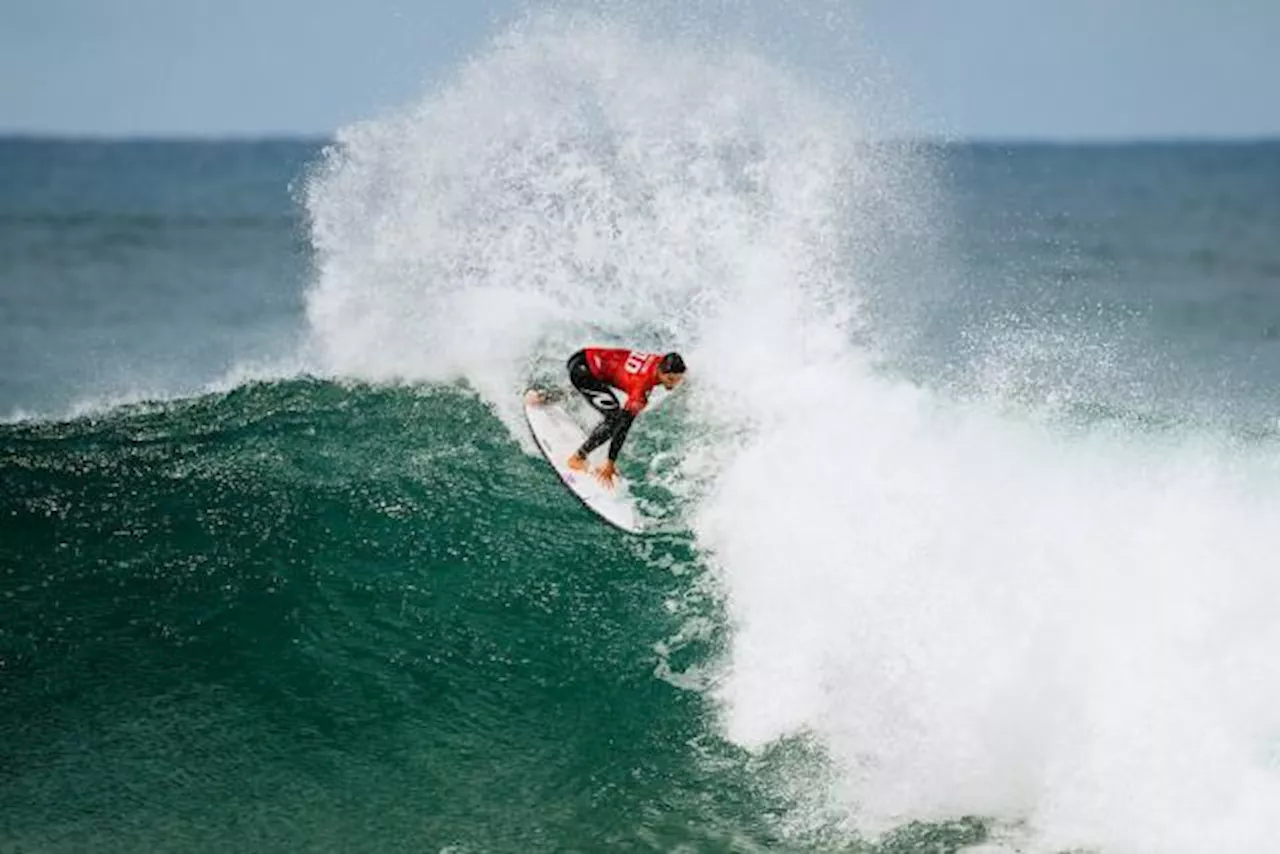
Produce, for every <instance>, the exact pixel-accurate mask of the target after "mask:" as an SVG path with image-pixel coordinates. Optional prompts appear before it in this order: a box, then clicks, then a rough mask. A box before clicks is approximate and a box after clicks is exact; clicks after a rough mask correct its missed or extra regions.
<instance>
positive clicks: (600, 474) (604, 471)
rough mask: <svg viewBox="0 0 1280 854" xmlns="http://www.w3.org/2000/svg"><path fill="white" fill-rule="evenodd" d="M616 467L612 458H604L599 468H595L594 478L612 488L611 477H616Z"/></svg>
mask: <svg viewBox="0 0 1280 854" xmlns="http://www.w3.org/2000/svg"><path fill="white" fill-rule="evenodd" d="M617 475H618V469H617V468H616V467H615V466H614V464H613V460H605V461H604V464H603V465H602V466H600V468H598V469H596V480H598V481H600V482H601V483H603V484H604V485H605V486H607V487H609V488H610V489H612V488H613V479H614V478H615V477H617Z"/></svg>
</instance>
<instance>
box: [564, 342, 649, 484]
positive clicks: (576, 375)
mask: <svg viewBox="0 0 1280 854" xmlns="http://www.w3.org/2000/svg"><path fill="white" fill-rule="evenodd" d="M568 367H569V382H571V383H573V387H574V388H576V389H577V390H578V391H580V392H581V393H582V396H583V397H585V398H586V399H587V403H589V404H591V408H592V409H594V410H595V411H596V412H599V413H600V414H601V415H603V416H604V420H603V421H601V422H600V423H599V424H598V425H597V426H596V429H594V430H592V431H591V435H590V436H588V437H587V441H585V442H583V443H582V447H581V448H579V449H578V455H579V456H581V457H586V456H587V454H590V453H591V452H592V451H594V450H595V449H596V448H598V447H600V446H601V445H603V444H604V443H605V442H609V459H610V460H615V461H616V460H617V459H618V452H619V451H621V450H622V443H623V442H624V441H626V439H627V431H628V430H630V429H631V422H633V421H635V418H636V417H635V415H633V414H631V413H630V412H627V411H626V410H625V409H623V408H622V404H621V403H619V402H618V397H617V395H615V394H614V393H613V389H612V388H611V387H610V386H609V384H608V383H606V382H604V381H603V380H598V379H596V378H595V375H593V374H592V373H591V368H589V367H588V366H587V354H586V353H585V352H583V351H582V350H579V351H578V352H576V353H574V354H573V355H572V356H570V357H569V362H568Z"/></svg>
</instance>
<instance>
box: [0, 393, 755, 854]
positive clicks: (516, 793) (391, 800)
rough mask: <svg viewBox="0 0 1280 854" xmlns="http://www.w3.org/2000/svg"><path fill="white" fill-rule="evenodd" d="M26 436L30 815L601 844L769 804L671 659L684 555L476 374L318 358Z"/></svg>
mask: <svg viewBox="0 0 1280 854" xmlns="http://www.w3.org/2000/svg"><path fill="white" fill-rule="evenodd" d="M0 437H2V442H3V445H2V446H0V447H2V453H3V459H4V461H5V463H4V467H3V469H0V471H2V472H3V477H4V481H5V490H4V496H3V499H2V501H3V503H2V504H0V519H3V536H0V543H3V545H2V546H0V548H2V551H0V555H2V556H3V563H4V565H5V588H4V589H5V598H6V609H5V610H6V614H7V617H6V619H5V621H4V627H3V634H2V635H0V639H2V643H0V648H2V649H3V650H4V653H3V659H2V664H3V669H4V677H5V678H4V683H3V685H4V689H3V693H2V694H0V703H2V704H3V714H0V720H2V721H3V729H4V730H5V731H4V733H3V742H4V744H6V745H8V747H9V749H8V750H6V751H5V752H6V753H7V754H8V757H7V759H8V761H7V762H6V763H5V764H6V765H8V766H9V768H10V769H11V772H16V773H11V774H10V775H6V782H4V783H3V784H2V786H3V789H2V791H3V800H4V801H5V802H6V803H8V804H10V806H11V807H12V806H13V805H14V804H15V803H21V804H22V808H20V809H13V810H6V811H5V812H6V813H8V814H9V815H11V816H14V817H18V816H20V817H21V820H20V821H19V823H18V824H16V825H10V826H9V828H8V831H9V832H8V833H7V834H6V836H8V838H9V841H11V842H19V843H22V844H29V845H31V846H33V847H35V848H37V849H39V850H49V849H58V848H74V847H78V846H80V845H86V846H87V845H93V846H94V847H95V848H97V849H98V850H138V849H142V848H144V849H150V850H160V849H170V850H172V849H175V848H181V847H187V846H190V847H194V848H201V849H203V848H226V849H227V850H233V849H235V850H250V849H257V850H263V849H264V848H268V849H269V848H277V849H279V850H299V849H301V848H305V849H307V850H428V849H431V848H433V847H442V846H448V845H453V846H462V847H463V848H464V849H465V850H567V849H571V848H574V847H582V848H583V849H584V850H585V849H591V848H596V847H598V845H599V844H601V843H602V842H604V841H607V840H613V841H615V842H616V843H617V844H634V843H636V842H638V841H639V840H642V839H648V838H651V837H652V838H655V839H662V838H669V839H672V840H673V841H674V840H678V839H689V838H694V839H697V838H704V839H709V840H714V839H715V838H716V837H717V834H723V833H727V832H728V829H729V828H738V827H741V826H742V824H743V822H744V820H746V819H749V818H750V816H749V815H748V816H746V817H744V816H742V815H734V814H733V812H732V809H731V807H732V804H731V803H729V804H725V803H717V802H716V801H715V799H712V800H711V801H709V802H708V801H707V800H706V799H705V798H704V797H703V796H702V785H703V780H702V778H703V777H704V776H706V775H707V774H713V773H714V774H719V775H720V776H723V774H722V773H721V772H713V771H710V770H707V769H704V768H702V766H701V764H700V762H699V761H698V759H697V758H696V753H697V751H695V750H691V748H690V746H689V745H690V742H691V741H696V740H698V739H700V738H703V737H704V735H705V726H704V719H705V717H706V715H707V710H706V709H705V708H704V706H703V703H702V701H701V700H700V698H699V696H698V695H696V694H693V693H689V692H685V691H681V690H679V689H677V688H674V687H672V686H671V685H669V684H668V683H666V682H663V681H660V680H657V679H655V678H654V675H653V674H654V670H655V667H656V666H657V665H658V657H657V653H655V642H656V641H657V640H659V639H661V638H663V637H664V636H666V635H669V634H674V633H675V631H676V630H677V629H678V625H677V623H678V621H679V617H678V616H675V615H673V614H672V613H671V612H670V611H669V610H668V609H665V608H664V607H663V600H664V598H666V597H670V596H673V595H676V596H678V595H679V589H678V588H679V583H678V579H677V577H676V576H674V575H672V574H670V573H669V572H668V573H662V572H656V571H654V569H652V568H651V566H650V565H649V564H648V563H647V562H646V561H644V560H643V559H642V557H641V555H640V554H639V550H638V547H637V545H636V543H634V542H632V541H630V540H628V538H627V537H626V536H625V535H622V534H618V533H615V532H613V531H612V530H610V529H608V528H607V527H604V526H601V525H600V524H598V523H597V522H596V521H595V520H594V519H592V518H590V517H589V516H588V515H587V514H586V512H585V511H583V510H582V509H581V508H580V507H579V505H578V504H577V502H576V501H574V500H573V499H572V497H571V496H569V495H568V494H567V493H566V492H565V491H564V490H563V489H562V488H561V487H560V486H559V485H558V483H557V482H556V480H555V479H554V477H553V476H551V474H550V471H549V470H548V469H547V468H546V466H545V465H544V464H542V463H541V461H539V460H537V459H535V458H533V457H531V456H527V455H526V454H524V453H522V452H521V451H520V450H519V448H518V447H517V446H516V445H515V444H514V443H513V442H512V441H511V440H510V438H509V436H508V434H507V433H506V431H505V430H504V429H503V428H502V427H501V425H500V424H499V423H498V421H497V420H496V419H494V418H493V417H492V416H491V415H490V414H489V413H488V412H487V411H486V410H485V409H484V408H483V407H482V406H481V405H480V404H478V403H477V402H476V401H475V400H474V399H473V398H471V397H470V396H468V395H466V394H463V393H459V392H456V391H452V390H436V391H428V392H425V393H421V392H415V391H412V390H407V389H397V390H370V389H368V388H354V389H352V388H344V387H341V386H338V385H333V384H329V383H319V382H306V381H298V382H290V383H281V384H272V385H258V386H252V387H246V388H242V389H240V390H237V391H235V392H233V393H231V394H229V395H226V396H217V397H208V398H203V399H199V400H194V401H188V402H182V403H177V404H173V405H170V406H167V407H164V408H162V409H159V410H153V411H146V410H134V411H124V412H120V413H118V414H113V415H110V416H106V417H103V418H99V419H92V420H81V421H76V422H71V423H63V424H41V425H26V426H16V427H5V428H4V432H3V433H2V434H0ZM647 548H651V549H653V550H655V551H661V552H662V553H663V554H665V555H666V556H667V558H668V560H674V561H677V562H680V563H688V562H689V560H690V551H689V546H688V543H687V542H686V541H684V540H683V539H681V538H679V537H669V538H667V539H665V540H661V541H660V542H658V543H656V544H654V543H650V544H649V545H648V546H647ZM730 776H732V775H730ZM726 812H727V814H726ZM751 824H752V822H750V821H747V822H746V826H748V827H749V826H750V825H751ZM699 828H702V829H699ZM735 832H736V831H735Z"/></svg>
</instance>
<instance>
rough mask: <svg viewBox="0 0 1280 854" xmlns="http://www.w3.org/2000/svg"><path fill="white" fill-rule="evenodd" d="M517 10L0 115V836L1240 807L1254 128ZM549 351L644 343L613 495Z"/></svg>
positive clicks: (60, 838) (1272, 529) (635, 846)
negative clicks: (248, 119)
mask: <svg viewBox="0 0 1280 854" xmlns="http://www.w3.org/2000/svg"><path fill="white" fill-rule="evenodd" d="M562 24H563V22H561V23H559V24H555V25H552V24H549V23H547V22H545V21H544V22H539V21H538V20H537V19H534V20H532V21H529V22H526V23H524V24H522V25H520V26H519V27H518V28H517V30H516V31H515V33H514V34H510V33H509V34H508V35H506V36H503V37H500V38H498V39H496V40H495V41H494V43H493V45H491V46H490V48H488V49H487V50H486V51H483V52H481V53H479V54H478V55H477V56H475V57H473V58H472V59H471V60H470V61H469V62H468V64H467V65H466V66H464V67H462V68H460V69H459V70H458V71H457V72H456V73H455V74H454V75H452V76H451V77H449V79H447V80H446V81H444V82H443V83H441V84H440V85H439V86H438V87H436V88H434V89H432V90H431V91H430V92H429V93H427V94H425V95H424V96H423V99H422V100H421V102H419V103H417V104H413V105H409V106H407V107H405V108H404V109H403V110H401V111H399V112H393V113H390V114H388V115H385V116H383V117H381V118H377V119H373V120H370V121H368V122H366V123H363V124H360V125H356V126H353V127H350V128H345V129H343V130H342V131H341V132H340V133H339V134H338V135H337V137H336V138H335V139H332V140H269V141H164V140H153V141H88V140H61V139H41V138H6V139H0V851H4V852H72V851H85V852H95V854H96V852H102V853H103V854H106V852H141V851H157V852H159V851H173V852H185V851H196V852H204V851H208V852H214V851H228V852H231V851H235V852H246V851H254V852H274V851H281V852H285V851H288V852H292V851H334V852H338V851H341V852H362V851H368V852H396V851H406V852H407V851H414V852H420V851H429V852H451V854H464V852H468V853H469V852H490V851H492V852H508V851H509V852H542V851H545V852H571V851H576V852H603V851H672V852H703V851H705V852H721V851H723V852H753V851H795V852H801V851H858V852H863V851H880V852H886V854H887V853H888V852H892V854H908V852H919V854H924V852H929V853H930V854H936V852H953V851H969V852H973V854H977V852H982V854H1009V852H1014V851H1021V852H1067V851H1072V852H1077V851H1096V852H1107V853H1108V854H1133V852H1143V854H1145V852H1161V853H1162V854H1163V852H1168V854H1184V852H1186V854H1192V852H1196V854H1202V852H1207V851H1213V852H1218V854H1227V853H1228V852H1240V854H1250V852H1266V851H1274V850H1277V849H1278V848H1280V833H1278V832H1277V830H1276V827H1275V817H1276V816H1277V815H1280V759H1278V757H1280V680H1278V679H1277V678H1276V676H1277V669H1276V668H1277V665H1276V662H1277V661H1280V621H1277V619H1276V614H1277V610H1278V608H1280V571H1277V562H1276V555H1277V554H1280V391H1278V389H1280V141H1269V140H1258V141H1219V142H1197V141H1152V142H1117V143H1090V144H1067V143H1060V144H1049V143H1004V142H983V143H979V142H945V141H934V142H909V141H900V140H899V141H884V140H883V139H880V141H877V139H878V137H877V135H876V133H875V130H876V126H877V115H876V113H875V111H874V109H873V108H870V107H868V106H867V105H866V104H861V105H860V106H858V107H856V108H855V107H853V106H850V105H849V104H848V103H846V102H845V101H842V100H841V99H840V98H838V97H836V96H835V95H833V94H832V93H831V92H830V91H828V89H826V88H824V87H821V86H817V85H813V84H812V83H810V82H808V81H807V80H806V79H805V77H804V75H802V74H798V73H795V72H793V71H792V70H790V69H788V68H787V67H785V66H784V65H782V64H780V63H779V62H778V61H777V60H775V59H770V58H768V57H767V56H765V55H757V54H753V53H751V52H750V50H749V49H747V48H743V47H734V48H732V49H724V50H718V51H712V50H706V49H702V48H698V47H695V46H692V45H691V44H689V43H685V42H679V41H676V42H667V41H662V40H660V39H655V38H653V37H651V36H643V35H638V34H636V33H635V32H633V31H631V30H629V29H627V28H626V27H620V26H614V25H611V24H609V23H608V22H605V21H598V20H594V21H593V20H575V21H574V22H573V25H572V26H568V27H566V26H563V25H562ZM588 343H617V344H620V345H624V346H632V345H634V346H637V347H642V348H653V349H679V350H681V351H682V352H683V353H684V355H685V358H686V361H687V362H688V364H689V365H690V374H689V381H688V382H687V383H686V384H685V385H684V386H683V387H682V388H681V389H680V390H678V391H677V392H675V393H673V394H671V395H670V396H667V397H663V396H661V395H658V396H656V402H655V404H654V406H652V407H651V410H650V411H648V412H646V414H645V415H643V416H642V417H641V418H640V420H639V421H638V422H637V426H636V429H635V430H633V432H632V438H631V439H630V440H629V442H628V445H627V447H626V449H625V450H624V452H623V458H622V470H623V472H624V473H625V474H627V475H628V476H630V477H631V478H632V479H633V480H634V481H636V483H637V487H636V489H637V494H638V497H639V499H640V501H641V503H642V507H643V509H644V512H645V513H646V515H647V516H648V517H649V518H650V519H651V528H652V530H651V532H650V533H649V534H647V535H645V536H642V537H633V536H629V535H627V534H624V533H621V532H619V531H616V530H614V529H612V528H610V527H608V526H606V525H604V524H602V523H601V522H600V521H599V520H598V519H596V518H594V517H593V516H591V515H590V514H589V512H588V511H586V510H585V509H584V508H583V507H582V506H581V505H580V504H579V503H578V502H577V501H576V500H574V498H573V497H572V496H571V495H569V494H568V493H567V492H565V491H564V490H563V488H562V487H561V485H560V484H559V482H558V481H557V479H556V477H555V475H554V474H553V473H552V471H551V470H550V469H549V468H548V467H547V466H546V464H545V463H544V462H543V461H542V460H541V459H540V458H539V457H538V456H537V454H536V452H535V450H534V448H533V446H532V444H531V442H530V441H529V439H528V437H527V435H526V433H525V429H524V427H523V423H522V420H521V417H520V415H519V397H520V392H521V391H522V390H523V389H524V388H525V387H526V386H527V384H529V383H530V382H541V383H564V382H565V377H564V376H563V367H562V366H563V360H564V358H565V357H566V356H567V355H568V354H569V353H570V352H572V351H573V350H574V349H577V348H578V347H580V346H583V345H584V344H588ZM584 417H585V415H584Z"/></svg>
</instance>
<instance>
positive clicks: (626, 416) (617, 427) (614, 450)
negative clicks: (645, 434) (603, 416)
mask: <svg viewBox="0 0 1280 854" xmlns="http://www.w3.org/2000/svg"><path fill="white" fill-rule="evenodd" d="M627 405H628V406H630V405H631V400H630V399H628V400H627ZM642 405H643V404H642ZM635 420H636V417H635V415H634V414H632V413H631V412H628V411H626V410H623V411H622V412H619V413H618V418H617V423H616V424H614V427H613V439H612V441H610V442H609V459H611V460H613V461H614V462H617V460H618V452H619V451H621V450H622V443H623V442H625V441H626V440H627V431H628V430H630V429H631V422H633V421H635Z"/></svg>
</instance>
